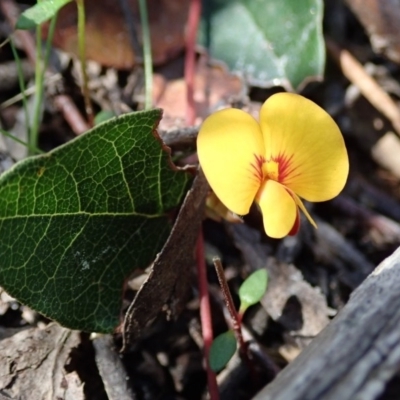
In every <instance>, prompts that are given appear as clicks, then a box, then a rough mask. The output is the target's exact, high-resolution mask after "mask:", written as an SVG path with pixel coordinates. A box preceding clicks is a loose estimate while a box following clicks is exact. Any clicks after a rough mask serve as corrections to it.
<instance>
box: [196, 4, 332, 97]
mask: <svg viewBox="0 0 400 400" xmlns="http://www.w3.org/2000/svg"><path fill="white" fill-rule="evenodd" d="M322 17H323V2H322V0H251V1H249V0H207V1H206V0H204V16H203V21H202V24H201V29H200V32H199V33H200V35H199V39H200V42H201V44H203V45H204V46H205V47H206V48H208V49H209V51H210V53H211V56H212V57H213V58H215V59H217V60H222V61H224V62H225V63H226V64H227V65H228V67H229V69H230V70H232V71H234V72H237V73H239V74H240V75H242V76H243V77H244V78H245V79H246V80H247V82H248V83H250V84H251V85H253V86H259V87H271V86H277V85H281V86H284V87H285V88H286V89H287V90H293V89H294V90H296V89H298V88H299V87H300V86H301V85H302V84H304V83H305V81H307V80H310V79H320V78H321V77H322V74H323V71H324V64H325V47H324V39H323V35H322Z"/></svg>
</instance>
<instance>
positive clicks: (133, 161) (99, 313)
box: [0, 110, 188, 332]
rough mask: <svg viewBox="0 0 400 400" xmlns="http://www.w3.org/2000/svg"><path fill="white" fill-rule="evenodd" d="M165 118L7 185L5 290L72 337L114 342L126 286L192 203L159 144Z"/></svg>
mask: <svg viewBox="0 0 400 400" xmlns="http://www.w3.org/2000/svg"><path fill="white" fill-rule="evenodd" d="M160 117H161V111H160V110H151V111H146V112H137V113H132V114H126V115H123V116H121V117H119V118H115V119H113V120H110V121H108V122H104V123H102V124H101V125H98V126H96V127H95V128H93V129H92V130H91V131H89V132H87V133H86V134H84V135H81V136H79V137H78V138H76V139H74V140H73V141H71V142H69V143H67V144H65V145H63V146H61V147H59V148H57V149H55V150H53V151H52V152H50V153H47V154H44V155H40V156H36V157H32V158H29V159H26V160H24V161H21V162H19V163H18V164H16V165H15V166H14V167H13V168H11V169H10V170H8V171H7V172H5V173H4V174H3V175H1V176H0V238H1V240H0V286H2V287H3V288H4V289H5V290H6V291H7V292H8V293H9V294H10V295H11V296H13V297H15V298H17V299H18V300H19V301H21V302H22V303H24V304H26V305H28V306H30V307H31V308H33V309H35V310H37V311H38V312H40V313H42V314H44V315H45V316H47V317H49V318H51V319H54V320H56V321H58V322H59V323H60V324H61V325H64V326H66V327H68V328H71V329H79V330H83V331H89V332H112V331H113V330H114V329H115V328H116V326H118V324H119V323H120V321H121V318H120V317H121V315H120V313H121V306H122V299H123V292H124V286H125V282H126V280H127V279H128V277H129V276H130V274H131V273H132V271H133V270H134V269H135V268H146V267H147V266H148V265H149V264H150V263H151V262H152V261H153V259H154V257H155V255H156V254H157V252H158V251H159V250H160V249H161V247H162V246H163V244H164V243H165V241H166V239H167V238H168V235H169V232H170V229H171V227H170V223H169V217H168V215H167V211H168V210H170V209H171V208H173V207H176V206H177V205H178V204H179V202H180V201H181V199H182V197H183V194H184V193H185V190H186V187H187V183H188V177H187V174H185V173H182V172H179V171H174V170H173V169H172V168H171V166H170V160H169V155H168V154H167V153H166V152H165V151H164V150H163V149H162V147H161V145H160V142H159V141H158V140H157V139H156V138H155V137H154V129H155V127H156V125H157V123H158V121H159V120H160Z"/></svg>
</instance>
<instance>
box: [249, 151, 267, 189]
mask: <svg viewBox="0 0 400 400" xmlns="http://www.w3.org/2000/svg"><path fill="white" fill-rule="evenodd" d="M254 158H255V160H254V162H253V163H251V164H250V166H251V167H252V170H251V172H252V174H253V176H255V177H256V179H257V181H258V182H260V184H261V183H262V182H263V180H264V174H263V172H262V166H263V164H264V163H265V158H264V156H258V155H257V154H254Z"/></svg>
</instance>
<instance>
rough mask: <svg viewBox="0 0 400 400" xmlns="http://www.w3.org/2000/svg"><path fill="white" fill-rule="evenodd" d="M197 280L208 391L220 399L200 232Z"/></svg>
mask: <svg viewBox="0 0 400 400" xmlns="http://www.w3.org/2000/svg"><path fill="white" fill-rule="evenodd" d="M196 265H197V278H198V282H199V297H200V320H201V330H202V335H203V341H204V358H205V365H206V372H207V384H208V391H209V393H210V399H211V400H218V399H219V390H218V385H217V379H216V376H215V373H214V372H213V371H212V370H211V368H210V363H209V355H210V349H211V344H212V341H213V329H212V320H211V307H210V298H209V295H208V282H207V266H206V262H205V258H204V238H203V232H202V231H201V230H200V233H199V237H198V239H197V245H196Z"/></svg>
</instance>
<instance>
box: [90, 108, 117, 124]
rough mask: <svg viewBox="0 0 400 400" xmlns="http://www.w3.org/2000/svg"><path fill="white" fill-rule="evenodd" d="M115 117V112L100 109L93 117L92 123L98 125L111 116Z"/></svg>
mask: <svg viewBox="0 0 400 400" xmlns="http://www.w3.org/2000/svg"><path fill="white" fill-rule="evenodd" d="M114 117H116V115H115V112H114V111H111V110H102V111H100V112H99V113H97V114H96V116H95V117H94V124H95V125H99V124H101V123H102V122H105V121H108V120H109V119H111V118H114Z"/></svg>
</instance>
